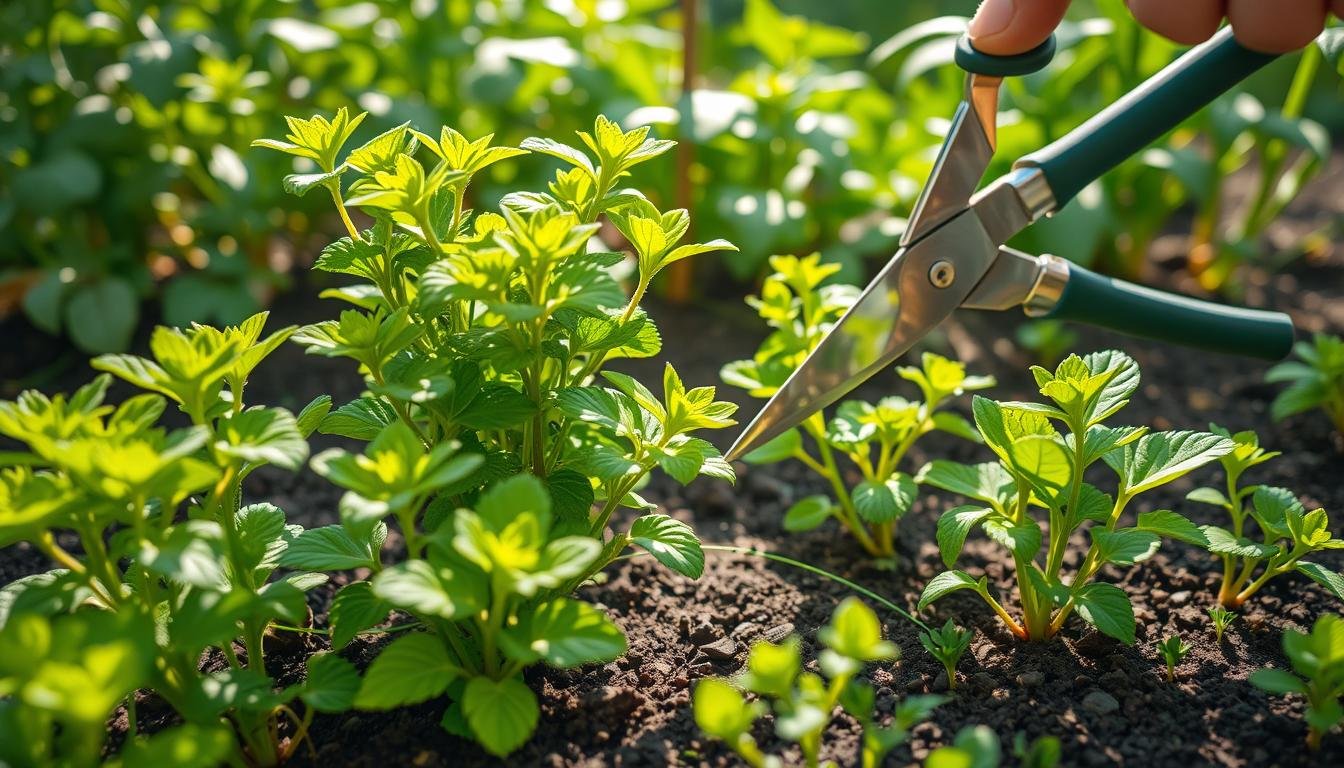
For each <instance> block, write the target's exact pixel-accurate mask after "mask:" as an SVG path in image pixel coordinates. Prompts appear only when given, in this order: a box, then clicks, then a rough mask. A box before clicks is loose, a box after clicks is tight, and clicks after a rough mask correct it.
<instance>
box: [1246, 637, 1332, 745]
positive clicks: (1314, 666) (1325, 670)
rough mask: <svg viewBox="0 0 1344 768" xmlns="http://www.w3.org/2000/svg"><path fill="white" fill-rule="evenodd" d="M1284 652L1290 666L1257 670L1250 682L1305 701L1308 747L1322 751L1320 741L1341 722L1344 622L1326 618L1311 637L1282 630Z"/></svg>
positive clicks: (1265, 689)
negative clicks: (1303, 698)
mask: <svg viewBox="0 0 1344 768" xmlns="http://www.w3.org/2000/svg"><path fill="white" fill-rule="evenodd" d="M1283 652H1284V654H1285V655H1286V656H1287V657H1288V661H1289V663H1291V664H1292V667H1293V671H1292V672H1289V671H1288V670H1286V669H1272V668H1266V669H1259V670H1256V671H1255V672H1254V673H1252V674H1251V677H1250V681H1251V683H1252V684H1253V685H1255V686H1256V687H1257V688H1259V689H1261V690H1263V691H1266V692H1268V693H1274V694H1279V695H1281V696H1286V695H1289V694H1297V695H1301V696H1305V697H1306V698H1307V729H1308V730H1307V745H1308V746H1310V747H1311V748H1312V749H1313V750H1316V749H1320V748H1321V739H1322V738H1323V737H1324V736H1325V734H1327V733H1329V732H1330V731H1331V730H1332V729H1333V728H1334V727H1335V726H1337V725H1339V724H1340V722H1342V721H1344V698H1342V697H1344V618H1341V617H1339V616H1336V615H1333V614H1326V615H1324V616H1322V617H1320V618H1319V619H1317V620H1316V623H1315V624H1314V625H1312V627H1311V632H1310V634H1308V633H1306V632H1298V631H1297V630H1295V629H1288V630H1284V633H1283Z"/></svg>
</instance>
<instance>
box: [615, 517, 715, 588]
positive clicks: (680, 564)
mask: <svg viewBox="0 0 1344 768" xmlns="http://www.w3.org/2000/svg"><path fill="white" fill-rule="evenodd" d="M629 535H630V541H631V543H633V544H636V545H638V546H640V547H643V548H644V549H646V550H648V552H649V554H651V555H653V557H654V559H656V560H657V561H658V562H660V563H662V564H663V565H664V566H666V567H668V568H671V569H672V570H674V571H676V572H677V573H680V574H681V575H683V576H688V577H690V578H692V579H698V578H700V574H702V573H704V570H705V552H704V550H703V549H701V548H700V539H699V538H697V537H696V535H695V531H693V530H691V527H690V526H689V525H687V524H686V523H683V522H681V521H680V520H674V519H672V518H670V517H668V516H667V515H661V514H654V515H644V516H643V517H641V518H639V519H638V520H635V522H634V524H633V525H631V526H630V534H629Z"/></svg>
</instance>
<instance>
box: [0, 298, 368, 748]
mask: <svg viewBox="0 0 1344 768" xmlns="http://www.w3.org/2000/svg"><path fill="white" fill-rule="evenodd" d="M265 322H266V314H265V313H262V314H258V315H255V316H253V317H251V318H249V319H248V320H247V321H246V322H244V323H243V324H241V325H240V326H237V327H229V328H225V329H223V330H218V329H215V328H211V327H207V326H196V327H193V328H190V329H187V330H179V329H175V328H159V329H157V330H156V331H155V332H154V334H153V336H152V337H151V339H150V351H151V354H152V356H153V357H152V359H150V358H142V357H136V356H132V355H105V356H102V357H99V358H97V359H95V360H94V362H93V365H94V367H95V368H98V369H101V370H103V371H107V372H109V373H110V374H112V375H115V376H118V377H120V378H122V379H125V380H126V381H128V382H130V383H131V384H133V385H135V386H136V387H138V388H140V389H142V390H146V392H145V393H143V394H139V395H136V396H134V397H131V398H129V399H127V400H125V401H124V402H122V403H121V404H120V405H119V406H116V407H113V406H111V405H105V404H104V397H105V394H106V392H107V389H108V386H109V384H110V383H111V379H112V376H111V375H107V374H104V375H101V376H99V377H97V378H96V379H94V380H93V382H91V383H90V384H88V385H86V386H84V387H82V388H80V389H79V390H78V391H76V392H75V393H74V395H72V396H70V397H66V396H64V395H57V396H54V397H48V396H46V395H43V394H41V393H39V392H36V391H28V392H24V393H23V394H21V395H20V396H19V397H18V399H17V400H16V401H13V402H0V434H3V435H5V436H6V437H9V438H12V439H14V440H17V441H19V442H20V443H22V444H23V445H24V446H25V450H22V451H17V452H13V453H8V454H5V455H4V463H5V464H6V465H8V466H7V467H6V468H5V469H3V470H0V545H5V546H7V545H10V544H13V543H15V542H18V541H27V542H30V543H31V544H32V545H33V546H35V547H36V548H37V549H39V550H40V551H42V552H44V553H45V554H47V555H48V556H49V557H50V558H51V559H52V560H53V561H55V563H56V564H57V565H58V566H59V567H58V568H57V569H55V570H52V571H48V572H46V573H42V574H38V575H35V576H30V577H27V578H25V579H20V580H18V581H16V582H14V583H12V584H9V585H7V586H6V587H5V588H4V595H3V596H4V599H3V600H0V606H4V608H3V610H2V611H0V627H3V630H0V631H2V632H3V635H4V637H5V638H6V642H7V643H9V645H8V646H7V649H6V650H5V651H4V653H3V654H2V655H3V656H4V657H5V658H6V662H7V664H6V666H5V667H4V668H2V669H0V695H9V694H13V696H14V699H13V700H12V701H7V702H6V703H5V704H4V709H5V711H6V712H7V713H8V715H7V716H5V717H0V731H3V733H2V734H0V735H3V736H4V738H0V742H3V743H5V744H6V745H14V749H16V750H20V751H22V750H24V749H28V748H31V751H29V752H26V753H23V754H17V753H16V757H15V758H14V759H15V760H17V761H18V762H19V763H20V764H29V763H36V764H41V763H42V762H43V760H45V759H46V757H48V756H51V755H53V754H55V752H59V753H61V754H64V755H66V756H67V758H68V759H69V761H70V762H71V764H76V765H85V764H91V763H94V762H96V760H97V756H98V749H97V747H99V746H101V743H102V742H101V732H102V724H103V722H104V721H105V720H106V718H107V716H108V713H109V711H110V709H111V708H112V707H113V706H115V704H116V702H117V700H118V699H119V698H121V697H122V696H127V699H126V701H127V707H128V709H129V711H130V718H129V719H130V722H131V729H132V732H134V728H135V714H134V700H133V698H132V697H130V696H129V695H128V694H129V692H131V691H133V690H134V689H136V688H140V687H147V688H152V689H153V690H154V691H155V692H156V693H157V694H158V695H159V696H161V697H162V698H163V699H164V700H165V701H167V702H168V703H169V704H170V705H171V706H172V707H173V709H175V710H176V711H177V713H178V714H179V715H180V716H181V717H182V719H183V720H184V721H185V722H186V725H185V726H183V727H182V728H181V729H177V730H174V731H168V732H165V733H163V734H160V735H159V736H156V737H155V738H154V739H152V740H150V741H149V742H145V743H143V744H141V743H139V742H132V743H131V744H130V745H129V746H128V747H127V748H126V753H125V759H126V760H127V761H131V760H132V757H133V756H134V755H135V754H137V753H140V752H141V751H143V750H151V751H153V750H172V749H174V748H173V747H172V746H171V745H172V744H175V743H178V742H193V743H197V742H198V743H199V748H200V749H205V748H206V746H207V745H213V746H210V749H213V750H215V751H213V752H210V753H209V754H210V755H214V757H208V756H207V757H201V758H200V763H201V764H208V763H213V762H219V761H228V762H233V763H240V764H241V763H246V764H250V765H275V764H277V763H280V762H282V761H283V760H284V759H285V758H286V757H287V756H288V755H289V754H291V753H292V752H293V751H294V749H295V748H297V746H298V745H299V744H301V743H302V741H303V739H304V738H305V736H306V731H307V727H308V724H309V723H310V722H311V720H312V718H313V715H314V713H315V712H317V711H330V710H340V709H344V708H346V707H348V706H349V703H350V701H351V700H352V699H353V697H354V694H355V690H356V688H357V686H358V682H359V678H358V675H357V673H356V671H355V669H354V667H353V666H352V665H350V664H349V663H348V662H346V661H344V660H342V659H340V658H337V657H335V656H332V655H318V656H314V657H312V658H311V659H310V660H309V662H308V679H307V681H306V682H304V683H302V684H300V685H297V686H290V687H288V688H284V689H280V690H277V689H276V686H275V683H274V681H273V680H272V679H271V677H270V676H269V675H268V674H267V672H266V667H265V661H264V658H263V655H264V652H265V643H264V638H265V636H266V633H267V631H268V628H269V627H270V626H271V625H272V624H273V623H275V622H277V621H280V622H285V623H289V624H293V623H299V622H303V621H305V620H306V618H307V603H306V601H305V598H304V593H305V592H306V591H308V590H310V589H312V588H313V587H315V586H318V585H320V584H322V583H324V582H325V581H326V579H327V577H326V576H325V575H324V574H321V573H316V572H312V571H309V570H305V569H302V568H301V567H299V566H297V565H296V564H295V563H293V562H292V557H293V552H292V550H291V547H292V546H293V545H294V544H295V543H296V542H297V541H298V540H299V539H300V538H301V537H302V536H303V535H304V532H303V529H302V528H301V527H299V526H297V525H294V524H292V523H289V522H288V521H287V520H286V516H285V513H284V512H283V511H282V510H280V509H279V508H277V507H275V506H273V505H271V504H266V503H253V504H246V505H244V504H243V503H242V482H243V480H244V479H246V478H247V476H248V475H250V474H251V473H252V472H254V471H256V470H257V469H258V468H259V467H263V466H267V465H271V466H276V467H280V468H282V469H289V470H296V469H298V468H299V467H300V466H302V464H303V462H304V460H305V459H306V458H307V456H308V444H307V440H306V437H307V435H308V434H309V433H310V432H311V431H312V430H313V429H314V427H316V426H317V424H318V422H319V421H321V420H322V418H323V417H324V416H325V415H326V413H327V411H328V408H329V407H330V404H331V401H330V399H329V398H326V397H321V398H318V399H316V400H314V401H313V402H312V403H310V404H309V405H308V407H306V408H304V409H303V411H302V412H301V413H299V414H298V415H297V416H295V415H294V414H292V413H290V412H289V411H287V410H285V409H283V408H274V407H247V406H246V405H245V399H244V388H245V386H246V383H247V379H248V376H249V375H250V374H251V373H252V371H253V370H254V369H255V368H256V366H257V365H258V364H260V363H261V362H262V360H263V359H264V358H265V357H266V356H267V355H269V354H270V353H271V352H272V351H274V350H275V349H276V347H278V346H279V345H280V344H281V343H283V342H284V341H285V339H286V338H288V337H289V336H290V334H291V333H293V331H294V329H293V328H283V329H281V330H279V331H276V332H274V333H272V334H270V335H269V336H264V337H263V335H262V329H263V326H264V325H265ZM169 402H172V403H175V404H176V405H177V407H178V409H179V410H180V411H181V412H182V413H183V414H184V415H185V416H186V418H187V419H188V420H189V423H190V426H187V427H184V428H181V429H174V430H169V429H166V428H164V427H161V426H159V424H158V422H159V418H160V416H161V415H162V414H163V412H164V410H165V408H166V407H167V405H168V403H169ZM58 531H59V532H69V535H72V536H73V537H74V538H76V539H77V541H78V545H79V546H78V549H77V550H75V551H76V552H81V553H82V554H75V553H74V552H72V551H71V550H69V549H67V548H66V547H65V546H62V544H61V543H59V541H58V539H57V535H56V534H57V532H58ZM282 566H286V567H298V568H299V569H298V570H295V571H293V572H290V573H288V574H287V575H284V576H279V577H277V570H278V569H279V568H280V567H282ZM64 614H72V615H69V616H66V615H64ZM208 650H213V651H215V652H218V653H220V654H221V655H222V657H223V659H224V661H225V662H226V663H225V664H224V666H223V669H221V670H220V671H217V672H209V673H204V672H201V671H200V668H199V662H200V657H201V654H202V653H203V652H205V651H208ZM49 686H54V688H53V689H52V690H59V691H62V693H60V695H58V696H44V695H41V693H40V692H41V691H43V690H46V689H47V688H48V687H49ZM296 700H298V701H302V702H303V705H304V708H305V710H306V711H305V712H304V714H303V715H301V716H300V715H299V714H297V713H296V712H295V709H294V707H295V705H296ZM286 722H289V723H291V724H292V726H293V728H294V730H293V731H292V732H291V735H290V737H289V738H288V740H287V741H285V740H282V739H281V730H280V729H281V726H282V724H283V723H286ZM57 725H59V727H56V726H57ZM95 726H96V727H95ZM30 727H31V728H33V729H34V730H32V731H29V730H28V729H29V728H30ZM14 729H17V730H14ZM170 733H176V734H177V735H176V736H170V735H168V734H170ZM235 737H236V739H235ZM23 745H27V746H23ZM156 745H157V746H156ZM6 748H7V749H8V747H6ZM184 749H187V751H186V752H182V753H180V754H181V755H182V756H183V757H185V756H187V755H190V754H192V751H191V749H189V748H184ZM53 750H55V752H53Z"/></svg>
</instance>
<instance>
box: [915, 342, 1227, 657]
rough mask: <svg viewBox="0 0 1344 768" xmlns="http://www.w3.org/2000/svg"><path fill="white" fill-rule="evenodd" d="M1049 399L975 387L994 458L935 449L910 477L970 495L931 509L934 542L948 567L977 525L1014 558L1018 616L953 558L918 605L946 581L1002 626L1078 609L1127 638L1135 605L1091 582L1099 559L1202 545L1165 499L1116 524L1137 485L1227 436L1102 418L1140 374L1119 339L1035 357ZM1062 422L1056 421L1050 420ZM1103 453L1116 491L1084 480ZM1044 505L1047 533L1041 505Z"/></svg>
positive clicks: (1028, 631)
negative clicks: (1165, 544)
mask: <svg viewBox="0 0 1344 768" xmlns="http://www.w3.org/2000/svg"><path fill="white" fill-rule="evenodd" d="M1032 373H1033V374H1034V375H1035V377H1036V382H1037V385H1038V386H1039V387H1040V391H1041V394H1042V395H1044V396H1045V398H1046V400H1047V402H1045V403H1035V402H1027V403H1019V402H1006V403H1000V402H995V401H993V400H989V399H987V398H983V397H976V398H975V399H974V401H973V403H972V410H973V411H974V413H975V423H976V428H977V429H978V430H979V432H980V435H981V437H982V438H983V439H984V442H985V444H986V445H987V446H988V447H989V448H990V450H992V451H993V452H994V454H995V455H996V456H997V457H998V461H996V462H990V463H985V464H978V465H974V466H966V465H962V464H957V463H955V462H951V461H945V460H937V461H934V462H932V463H930V464H928V465H926V466H925V467H924V468H923V469H922V470H920V473H919V475H918V477H917V480H918V481H919V482H922V483H927V484H929V485H933V486H935V487H938V488H942V489H944V490H948V491H952V492H953V493H958V494H960V495H962V496H965V497H968V498H970V499H972V500H974V501H975V503H974V504H968V505H964V506H959V507H955V508H953V509H951V510H948V511H947V512H945V513H944V514H943V516H942V517H941V518H940V519H939V521H938V534H937V535H938V547H939V550H940V551H941V553H942V557H943V562H944V564H945V565H947V567H948V568H952V566H953V565H954V564H955V562H956V559H957V557H958V555H959V554H960V553H961V550H962V547H963V546H964V544H965V542H966V537H967V535H968V534H969V533H970V532H971V530H972V529H973V528H976V527H979V528H980V529H981V530H983V531H984V532H985V534H986V535H987V536H988V537H989V538H990V539H991V540H993V541H994V542H996V543H998V544H999V545H1001V546H1003V547H1004V548H1005V549H1006V550H1007V551H1008V553H1009V555H1010V556H1011V557H1012V559H1013V564H1014V566H1015V569H1016V571H1017V585H1018V590H1019V592H1020V594H1021V599H1022V619H1021V621H1019V620H1018V619H1017V618H1014V617H1013V616H1012V615H1011V614H1010V613H1009V612H1008V611H1007V610H1006V609H1005V608H1004V607H1003V606H1002V605H1001V604H1000V603H999V601H998V600H997V599H995V598H994V596H993V595H991V594H990V591H989V586H988V579H987V578H986V577H984V576H981V577H979V578H975V577H973V576H971V575H970V574H968V573H966V572H964V571H959V570H949V571H947V572H945V573H942V574H939V575H938V576H936V577H934V579H933V580H932V581H930V582H929V584H928V585H927V586H926V587H925V589H924V594H923V595H922V596H921V597H920V602H919V607H920V609H921V610H922V609H923V608H925V607H926V606H928V605H929V604H930V603H932V602H933V601H935V600H938V599H939V598H942V597H944V596H946V595H948V594H951V593H952V592H956V591H959V590H970V591H973V592H975V593H976V594H978V595H980V596H981V598H983V599H984V600H985V602H986V603H988V604H989V606H990V607H991V608H992V609H993V610H994V612H995V613H996V614H997V615H998V616H999V618H1000V619H1001V620H1002V621H1003V622H1004V624H1005V625H1006V626H1007V627H1008V629H1009V630H1010V631H1011V632H1012V633H1013V634H1015V635H1017V636H1018V637H1020V638H1023V639H1032V640H1044V639H1048V638H1051V637H1053V636H1054V635H1055V634H1057V633H1058V632H1059V631H1060V629H1062V628H1063V627H1064V623H1065V621H1066V620H1067V619H1068V617H1069V616H1071V615H1072V614H1073V613H1074V612H1075V611H1076V612H1077V613H1078V615H1079V616H1081V617H1082V618H1083V620H1084V621H1086V622H1088V623H1089V624H1091V625H1093V626H1094V627H1096V628H1097V629H1098V630H1100V631H1101V632H1103V633H1105V634H1107V635H1110V636H1111V637H1114V638H1116V639H1118V640H1121V641H1122V642H1125V643H1133V642H1134V632H1135V625H1134V611H1133V606H1132V605H1131V604H1130V601H1129V598H1128V596H1127V595H1125V593H1124V592H1123V591H1122V590H1121V589H1120V588H1119V587H1116V586H1115V585H1113V584H1107V583H1102V582H1095V581H1094V579H1095V578H1096V576H1097V574H1098V573H1099V572H1100V570H1101V569H1102V567H1103V566H1105V565H1107V564H1115V565H1120V566H1132V565H1134V564H1135V563H1138V562H1141V561H1143V560H1146V559H1147V558H1149V557H1151V556H1152V555H1153V553H1155V552H1156V551H1157V549H1158V547H1159V546H1160V544H1161V540H1162V538H1163V537H1166V538H1174V539H1178V540H1180V541H1185V542H1189V543H1195V544H1198V545H1201V546H1205V545H1207V540H1206V539H1205V537H1204V534H1203V532H1201V531H1200V529H1199V528H1198V527H1196V526H1195V524H1194V523H1192V522H1190V521H1189V520H1187V519H1186V518H1184V517H1182V516H1180V515H1178V514H1176V513H1175V512H1171V511H1168V510H1156V511H1152V512H1143V513H1140V514H1139V515H1138V520H1137V522H1136V524H1134V525H1129V526H1122V525H1121V520H1122V518H1123V516H1124V513H1125V511H1126V509H1127V508H1128V507H1129V505H1130V504H1131V503H1132V502H1133V501H1134V499H1136V498H1137V497H1138V496H1140V495H1141V494H1143V493H1145V492H1147V491H1150V490H1152V489H1154V488H1157V487H1160V486H1162V485H1165V484H1167V483H1170V482H1172V481H1173V480H1176V479H1177V478H1180V477H1182V476H1184V475H1185V474H1187V473H1188V472H1191V471H1192V470H1195V469H1197V468H1199V467H1200V466H1202V465H1204V464H1207V463H1208V462H1211V461H1213V460H1215V459H1217V458H1219V457H1220V456H1223V455H1225V454H1227V453H1228V452H1230V451H1231V450H1232V448H1233V443H1232V441H1231V440H1229V439H1228V438H1225V437H1222V436H1219V435H1216V434H1212V433H1207V432H1185V431H1173V432H1153V433H1149V432H1148V431H1147V429H1146V428H1144V427H1128V426H1108V425H1107V424H1106V423H1105V422H1106V421H1107V420H1108V419H1110V418H1111V417H1112V416H1114V415H1115V414H1116V413H1117V412H1119V411H1120V410H1121V409H1122V408H1124V406H1125V404H1126V403H1128V402H1129V398H1130V396H1131V395H1132V394H1133V392H1134V390H1135V389H1136V388H1137V387H1138V385H1139V367H1138V365H1137V364H1136V363H1135V362H1134V361H1133V360H1132V359H1130V358H1129V357H1128V356H1127V355H1125V354H1123V353H1121V352H1116V351H1105V352H1095V353H1092V354H1090V355H1087V356H1085V357H1079V356H1077V355H1070V356H1069V357H1067V358H1065V359H1064V361H1063V362H1061V363H1060V364H1059V367H1057V368H1056V369H1055V371H1054V372H1053V373H1052V372H1050V371H1047V370H1045V369H1044V368H1040V367H1033V368H1032ZM1056 423H1059V424H1062V425H1063V426H1064V428H1065V429H1066V431H1065V432H1062V433H1061V432H1060V431H1059V430H1057V429H1056V427H1055V424H1056ZM1099 461H1100V462H1104V463H1105V464H1106V465H1107V466H1109V467H1110V468H1111V470H1112V471H1114V472H1115V474H1116V477H1117V483H1116V488H1115V493H1114V495H1112V494H1109V493H1106V492H1104V491H1102V490H1101V489H1100V488H1098V487H1097V486H1094V485H1092V484H1091V483H1089V482H1086V481H1085V480H1084V474H1085V472H1086V470H1087V469H1088V468H1089V467H1090V466H1092V465H1093V464H1096V463H1097V462H1099ZM1038 513H1043V518H1044V523H1045V529H1046V535H1044V536H1043V535H1042V532H1041V524H1040V522H1038V520H1037V518H1036V514H1038ZM1085 526H1086V527H1087V528H1086V529H1087V531H1088V535H1089V537H1090V538H1091V546H1090V547H1088V550H1087V554H1086V556H1085V557H1084V558H1083V559H1082V561H1081V562H1080V563H1078V565H1077V566H1076V568H1075V569H1074V571H1073V575H1072V578H1071V579H1069V580H1067V581H1066V579H1065V574H1064V560H1065V553H1066V551H1067V547H1068V543H1069V540H1070V538H1071V537H1072V535H1073V534H1074V532H1076V531H1078V530H1079V529H1081V528H1084V527H1085Z"/></svg>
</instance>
